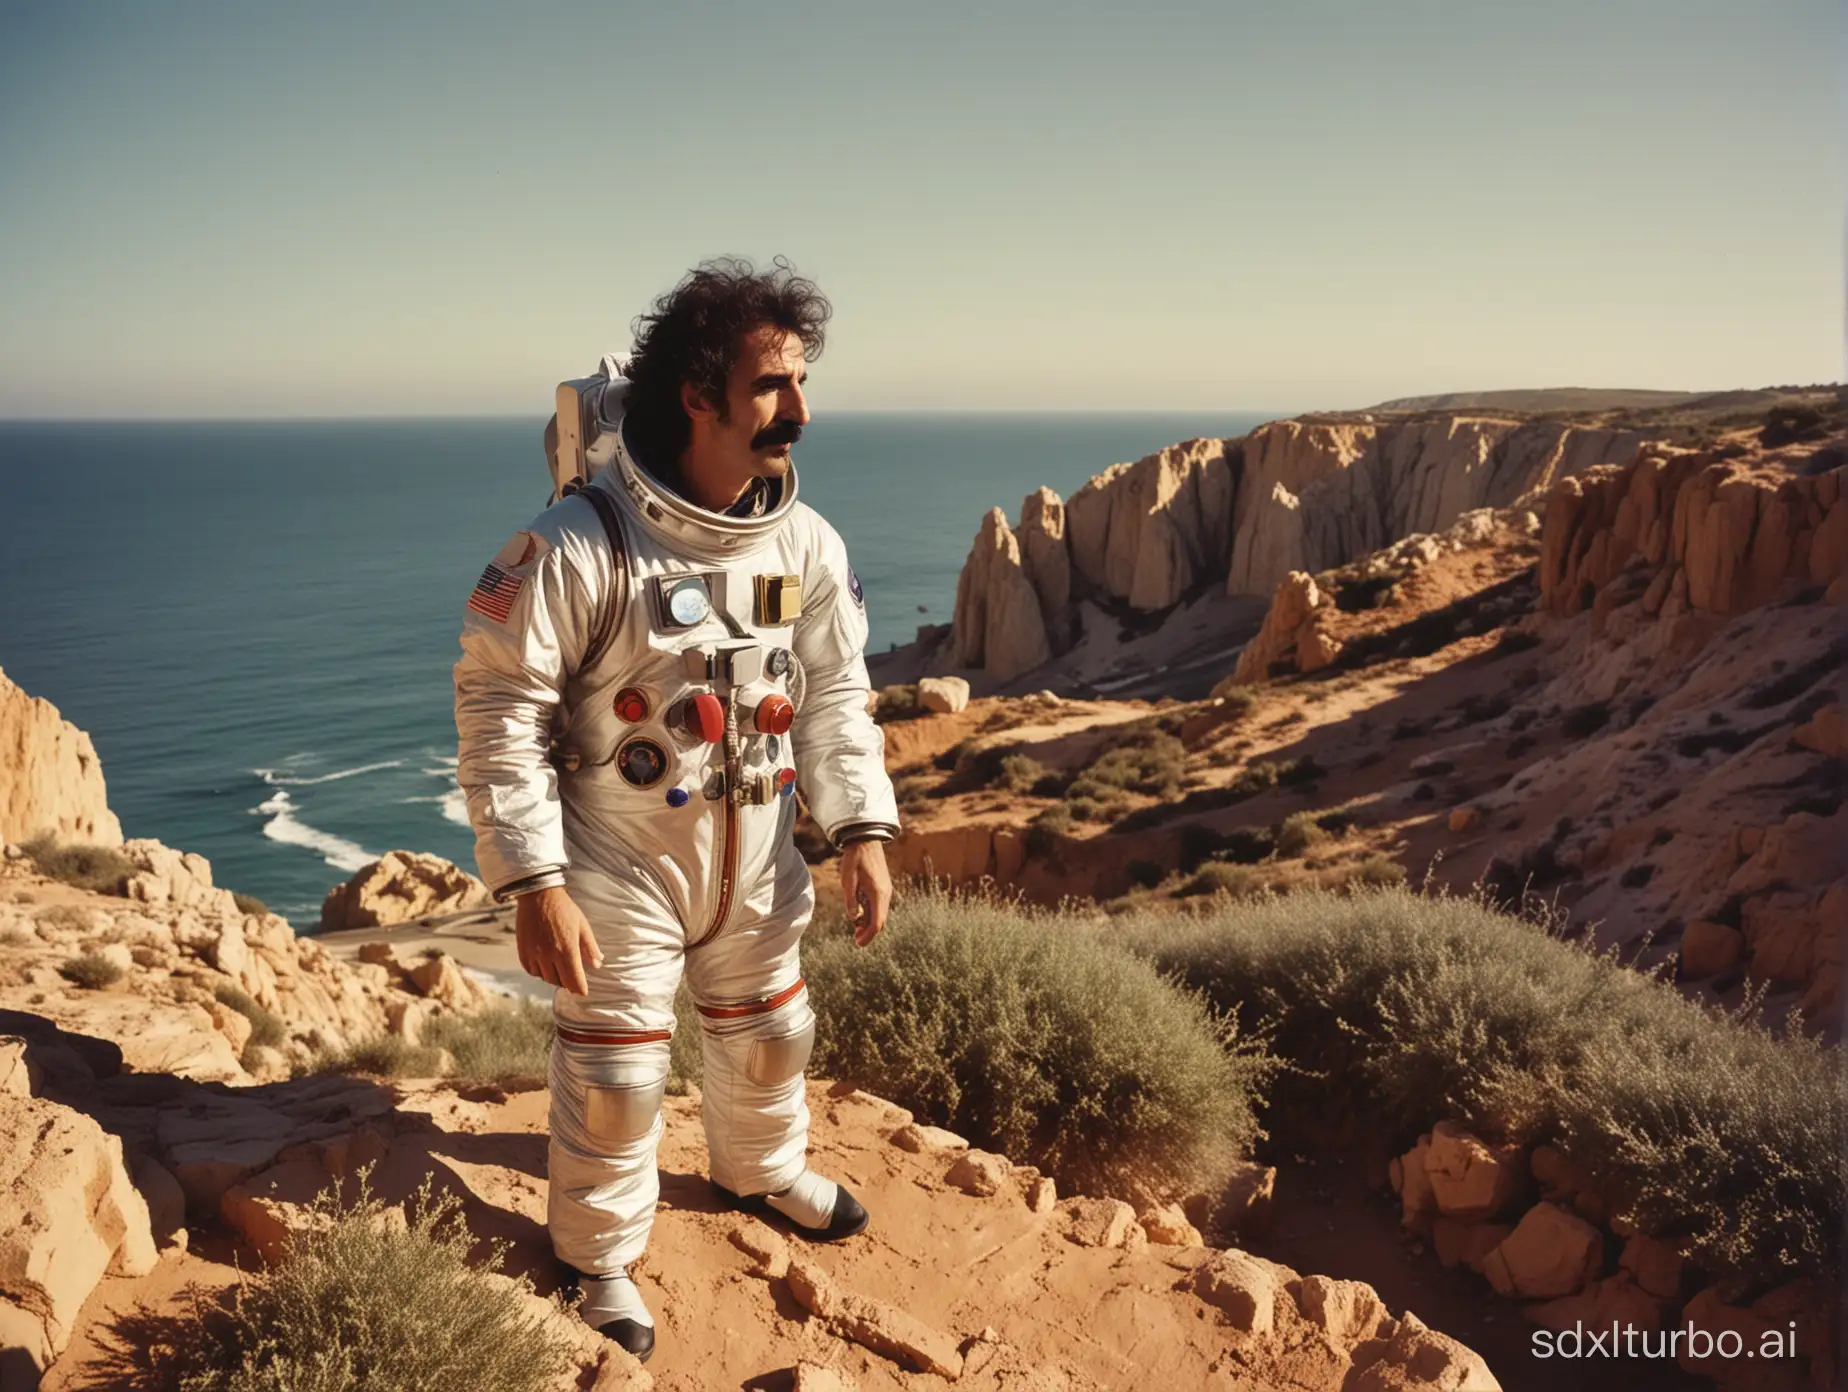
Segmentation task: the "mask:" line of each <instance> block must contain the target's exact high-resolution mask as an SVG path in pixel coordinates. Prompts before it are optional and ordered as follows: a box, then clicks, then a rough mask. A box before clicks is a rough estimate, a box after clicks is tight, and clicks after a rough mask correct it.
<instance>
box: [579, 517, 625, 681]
mask: <svg viewBox="0 0 1848 1392" xmlns="http://www.w3.org/2000/svg"><path fill="white" fill-rule="evenodd" d="M577 496H578V497H580V498H582V499H583V500H584V501H585V502H587V503H589V504H590V505H591V507H593V508H595V509H596V513H597V520H598V521H600V522H602V523H603V533H604V535H605V536H607V537H608V538H609V542H610V573H611V575H612V576H613V577H614V584H613V587H612V589H611V592H610V599H609V603H608V604H607V605H605V606H604V610H603V613H602V614H601V615H599V616H598V620H597V628H596V633H595V636H593V637H592V639H591V641H590V646H589V647H588V648H587V649H586V650H585V652H584V657H583V660H582V661H581V662H580V663H579V664H578V669H579V670H580V671H586V672H587V671H589V670H590V669H591V668H592V667H594V666H596V665H597V663H598V662H599V661H601V660H602V658H603V655H604V654H605V653H606V652H608V651H609V650H610V644H611V643H613V642H615V641H616V632H617V630H618V629H619V628H620V627H621V626H622V615H623V610H625V609H627V608H628V607H629V559H628V557H629V548H628V545H627V543H626V542H624V540H623V534H622V518H621V516H620V515H619V514H618V513H617V511H616V501H615V499H613V498H611V497H610V495H609V494H608V493H606V492H604V491H603V490H602V489H601V488H598V487H596V486H594V485H589V486H586V487H583V488H580V489H578V490H577Z"/></svg>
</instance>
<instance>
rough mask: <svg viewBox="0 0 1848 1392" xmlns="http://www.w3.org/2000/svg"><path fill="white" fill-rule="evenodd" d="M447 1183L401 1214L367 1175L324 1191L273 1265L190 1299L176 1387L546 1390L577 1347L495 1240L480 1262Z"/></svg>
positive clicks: (328, 1391)
mask: <svg viewBox="0 0 1848 1392" xmlns="http://www.w3.org/2000/svg"><path fill="white" fill-rule="evenodd" d="M461 1208H462V1204H461V1200H460V1199H459V1198H457V1197H456V1196H455V1195H453V1194H449V1193H444V1194H441V1195H439V1196H434V1197H433V1196H432V1193H431V1188H430V1182H429V1180H427V1179H426V1180H425V1181H424V1184H423V1186H422V1187H421V1188H419V1189H418V1191H417V1192H416V1193H415V1194H414V1195H412V1197H411V1200H410V1202H409V1203H407V1204H406V1205H405V1213H404V1217H405V1220H406V1221H404V1222H402V1223H399V1222H396V1221H393V1220H394V1219H395V1216H396V1215H395V1214H393V1213H392V1212H391V1210H389V1209H388V1207H387V1206H386V1205H385V1204H384V1203H382V1202H381V1201H379V1200H378V1199H376V1198H374V1197H373V1196H372V1195H371V1193H370V1192H369V1191H368V1190H367V1189H366V1187H365V1185H364V1182H363V1180H362V1182H361V1185H360V1188H359V1193H358V1196H357V1198H356V1199H355V1200H354V1202H353V1203H352V1204H350V1205H345V1204H342V1203H341V1201H340V1200H339V1198H338V1196H337V1194H336V1192H335V1191H333V1190H329V1191H328V1192H327V1193H326V1194H324V1195H322V1197H321V1198H320V1199H318V1200H317V1201H316V1202H315V1205H314V1208H313V1214H312V1221H311V1223H310V1225H309V1226H308V1227H307V1228H306V1229H304V1230H303V1231H301V1232H299V1233H297V1234H296V1235H295V1236H294V1237H292V1238H291V1239H290V1241H289V1245H288V1248H287V1249H286V1251H285V1253H284V1255H283V1256H282V1257H281V1259H280V1260H279V1261H278V1263H277V1264H276V1265H275V1266H274V1267H272V1268H271V1269H270V1270H269V1271H267V1272H265V1273H263V1274H261V1275H257V1276H251V1277H246V1278H244V1279H243V1280H242V1281H241V1282H240V1283H239V1285H238V1286H237V1287H235V1288H234V1290H233V1292H232V1293H231V1294H229V1295H228V1296H227V1297H225V1298H224V1299H223V1300H222V1301H221V1302H220V1303H218V1304H215V1305H208V1306H202V1307H196V1308H195V1310H194V1312H193V1314H192V1317H191V1319H190V1320H187V1321H185V1322H184V1323H182V1324H181V1326H180V1327H179V1330H178V1331H177V1333H176V1335H175V1337H174V1339H173V1342H172V1345H171V1346H170V1348H169V1349H168V1350H166V1351H164V1353H163V1354H156V1355H155V1356H156V1357H164V1359H165V1360H166V1361H169V1362H170V1364H171V1365H172V1367H171V1370H172V1372H173V1373H174V1374H176V1376H175V1378H174V1379H173V1381H174V1382H175V1383H176V1384H177V1386H178V1387H179V1388H180V1389H181V1392H358V1389H360V1388H368V1387H378V1388H391V1389H393V1392H451V1389H455V1388H463V1387H492V1388H495V1389H496V1390H497V1392H543V1389H546V1388H550V1387H554V1386H556V1385H557V1384H558V1382H559V1380H560V1379H562V1378H563V1377H564V1376H565V1375H566V1374H567V1373H568V1371H569V1370H570V1368H571V1360H572V1354H571V1348H570V1345H569V1344H568V1343H567V1342H565V1340H564V1339H562V1338H561V1337H560V1336H559V1335H558V1334H557V1333H555V1332H553V1331H552V1330H551V1329H548V1328H547V1327H546V1326H545V1325H543V1324H542V1323H540V1322H539V1321H537V1320H535V1319H533V1318H532V1316H530V1315H529V1314H528V1313H527V1310H526V1308H525V1307H524V1305H523V1302H522V1301H521V1299H520V1292H521V1291H531V1289H532V1287H531V1284H530V1283H529V1282H527V1281H526V1280H525V1279H524V1278H521V1279H520V1280H519V1281H517V1282H514V1283H508V1282H506V1281H504V1280H500V1279H493V1280H490V1279H489V1278H488V1277H489V1273H490V1272H493V1271H495V1270H497V1269H498V1268H499V1266H500V1265H501V1263H502V1261H503V1260H504V1259H505V1254H506V1250H507V1244H506V1243H505V1242H501V1241H496V1242H494V1243H493V1244H491V1246H490V1250H489V1254H488V1257H487V1259H486V1260H485V1261H484V1262H482V1263H481V1264H480V1265H472V1264H471V1263H470V1261H469V1252H470V1250H471V1249H472V1248H473V1247H474V1246H475V1239H474V1237H473V1236H472V1235H471V1234H470V1232H469V1230H468V1227H467V1225H466V1224H465V1223H464V1222H463V1220H462V1217H461Z"/></svg>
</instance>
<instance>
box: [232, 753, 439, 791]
mask: <svg viewBox="0 0 1848 1392" xmlns="http://www.w3.org/2000/svg"><path fill="white" fill-rule="evenodd" d="M312 757H313V756H312V755H301V754H297V755H295V756H293V757H292V758H288V759H285V760H283V763H285V764H293V763H297V762H299V761H301V760H303V759H304V758H312ZM403 767H404V760H402V759H387V760H386V761H385V762H383V763H379V764H361V765H360V766H359V767H358V768H350V769H337V770H335V771H334V772H333V773H321V774H316V775H315V776H314V777H312V778H305V777H303V776H301V775H300V774H294V773H283V772H281V771H279V770H277V769H255V770H252V771H253V772H254V773H255V774H256V775H257V777H258V778H261V779H262V780H263V781H264V782H265V783H267V784H269V785H270V787H272V788H283V787H288V788H306V787H308V786H309V785H310V784H314V783H337V782H339V781H340V780H341V779H342V778H357V777H358V776H359V775H360V774H362V773H377V772H378V771H379V770H380V769H395V768H403Z"/></svg>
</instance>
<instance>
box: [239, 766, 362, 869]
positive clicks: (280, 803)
mask: <svg viewBox="0 0 1848 1392" xmlns="http://www.w3.org/2000/svg"><path fill="white" fill-rule="evenodd" d="M311 781H312V780H311ZM250 812H251V815H252V816H254V817H268V818H269V820H268V821H266V822H265V823H264V824H263V834H264V835H265V836H267V837H268V838H269V839H270V840H272V841H280V842H281V843H282V844H283V845H285V846H299V847H301V848H302V849H303V850H307V851H319V852H320V854H321V859H322V860H324V861H326V862H327V863H328V864H329V865H331V866H333V867H334V868H335V869H336V870H345V871H347V872H348V873H349V874H350V873H351V872H353V871H355V870H363V869H364V868H365V867H366V866H368V865H370V864H371V863H372V862H373V861H375V860H377V859H378V857H377V856H375V855H373V854H372V852H370V851H368V850H367V849H366V848H365V847H364V846H361V845H358V844H356V843H354V842H352V841H348V840H346V839H344V838H342V837H339V836H335V835H334V834H333V833H332V832H327V831H321V830H319V829H318V828H316V827H311V826H309V825H308V824H307V823H306V822H304V821H302V820H301V819H300V818H299V817H297V816H296V815H295V803H294V802H293V801H292V800H291V799H290V797H289V794H288V792H287V790H286V789H278V790H277V791H276V792H275V793H273V794H272V795H271V796H269V797H267V798H265V799H264V800H263V801H262V802H260V803H258V804H257V805H256V806H255V807H253V808H251V809H250Z"/></svg>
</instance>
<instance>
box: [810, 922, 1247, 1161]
mask: <svg viewBox="0 0 1848 1392" xmlns="http://www.w3.org/2000/svg"><path fill="white" fill-rule="evenodd" d="M803 956H804V967H803V972H804V975H805V976H806V977H807V978H808V982H809V987H810V990H811V991H812V993H813V998H814V1002H815V1009H816V1012H817V1014H818V1015H819V1016H820V1028H819V1030H818V1038H817V1044H816V1052H815V1058H814V1061H813V1064H812V1069H813V1071H814V1072H815V1073H817V1074H821V1075H824V1076H828V1077H836V1078H844V1079H846V1080H848V1081H850V1082H853V1083H855V1084H858V1085H860V1086H863V1087H866V1088H868V1089H869V1090H871V1091H873V1092H876V1093H879V1094H880V1095H881V1096H884V1097H889V1098H891V1099H892V1100H894V1101H896V1102H898V1103H900V1104H901V1105H903V1106H906V1107H909V1108H911V1109H912V1111H913V1112H915V1113H916V1114H917V1115H918V1117H919V1119H920V1120H922V1121H928V1122H931V1123H934V1124H936V1125H939V1126H947V1127H949V1128H951V1129H952V1130H955V1131H958V1132H960V1133H961V1134H963V1135H965V1136H968V1137H969V1138H970V1139H971V1140H973V1141H974V1142H975V1143H976V1144H977V1145H980V1146H985V1147H988V1148H991V1149H994V1150H998V1151H1002V1152H1004V1153H1006V1154H1007V1155H1009V1156H1011V1157H1012V1158H1014V1159H1015V1160H1018V1161H1022V1162H1025V1163H1029V1164H1034V1165H1038V1166H1040V1167H1041V1168H1042V1169H1044V1170H1046V1171H1047V1172H1049V1173H1051V1174H1053V1175H1054V1176H1056V1177H1057V1179H1058V1182H1059V1184H1060V1187H1061V1188H1063V1189H1066V1190H1074V1191H1080V1192H1089V1193H1104V1194H1112V1195H1120V1194H1125V1193H1136V1192H1143V1191H1153V1192H1159V1193H1163V1194H1168V1195H1174V1196H1179V1195H1182V1194H1186V1193H1191V1192H1195V1191H1213V1190H1216V1189H1217V1188H1218V1187H1219V1186H1220V1185H1222V1184H1223V1182H1224V1181H1225V1179H1226V1177H1227V1176H1228V1174H1229V1173H1230V1172H1231V1170H1232V1169H1233V1168H1234V1167H1235V1166H1236V1164H1237V1163H1238V1161H1239V1159H1240V1158H1241V1157H1242V1156H1244V1155H1245V1154H1246V1153H1247V1152H1248V1151H1249V1150H1250V1148H1251V1146H1252V1144H1253V1142H1254V1141H1255V1140H1256V1139H1257V1138H1258V1136H1259V1134H1260V1132H1259V1129H1258V1123H1257V1118H1256V1115H1255V1109H1256V1106H1257V1102H1258V1093H1259V1089H1260V1087H1261V1085H1262V1083H1263V1079H1264V1077H1265V1076H1266V1074H1267V1073H1268V1070H1269V1067H1270V1065H1269V1063H1268V1061H1267V1059H1266V1058H1265V1057H1264V1056H1263V1054H1262V1053H1261V1052H1260V1051H1259V1050H1258V1049H1257V1048H1256V1046H1254V1045H1253V1044H1251V1042H1250V1041H1248V1040H1246V1039H1244V1038H1243V1037H1242V1036H1241V1035H1239V1034H1238V1033H1237V1031H1236V1030H1235V1027H1234V1023H1233V1020H1232V1017H1231V1016H1229V1015H1226V1014H1223V1013H1220V1012H1215V1011H1213V1010H1212V1009H1210V1008H1209V1007H1208V1006H1207V1005H1206V1004H1205V1003H1204V1002H1203V1001H1202V1000H1201V999H1199V998H1198V997H1197V996H1194V995H1190V994H1188V993H1186V992H1183V991H1180V990H1177V989H1175V988H1174V987H1173V986H1171V985H1169V984H1168V983H1167V982H1165V981H1163V980H1162V979H1161V978H1160V977H1159V976H1158V975H1157V974H1156V972H1155V970H1154V969H1153V968H1152V967H1151V966H1150V965H1149V964H1148V963H1147V962H1144V961H1142V960H1139V959H1138V958H1136V957H1134V956H1132V955H1131V954H1130V953H1128V952H1126V951H1124V950H1123V949H1122V948H1121V947H1119V946H1117V945H1116V944H1115V943H1114V942H1113V941H1112V940H1110V939H1109V938H1107V937H1105V936H1104V935H1103V934H1102V932H1100V930H1098V929H1097V928H1096V927H1094V926H1092V925H1089V924H1080V923H1078V922H1076V921H1073V920H1069V919H1062V918H1060V917H1058V916H1056V915H1052V914H1045V913H1041V912H1037V911H1032V910H1027V909H1023V908H1019V907H1015V906H1010V905H1006V904H1001V903H997V902H993V901H989V900H982V899H974V898H959V897H955V896H952V895H950V894H948V893H945V892H942V891H938V890H926V891H923V892H921V893H914V894H912V895H910V896H908V897H907V898H906V899H905V900H904V901H903V902H902V903H901V904H900V905H899V907H898V908H897V910H896V911H895V913H894V915H893V923H892V926H891V928H890V929H888V930H887V932H886V933H885V934H884V935H882V936H881V937H880V938H879V939H878V940H877V941H876V942H874V944H873V945H872V946H871V947H867V948H855V947H854V946H853V944H852V942H851V940H850V939H848V938H846V937H845V936H843V935H840V934H824V935H822V936H820V937H819V938H818V939H816V940H814V941H812V942H811V943H809V944H808V945H806V948H805V951H804V954H803Z"/></svg>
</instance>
